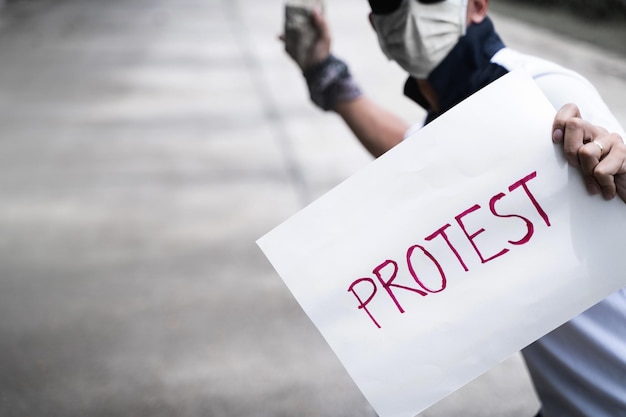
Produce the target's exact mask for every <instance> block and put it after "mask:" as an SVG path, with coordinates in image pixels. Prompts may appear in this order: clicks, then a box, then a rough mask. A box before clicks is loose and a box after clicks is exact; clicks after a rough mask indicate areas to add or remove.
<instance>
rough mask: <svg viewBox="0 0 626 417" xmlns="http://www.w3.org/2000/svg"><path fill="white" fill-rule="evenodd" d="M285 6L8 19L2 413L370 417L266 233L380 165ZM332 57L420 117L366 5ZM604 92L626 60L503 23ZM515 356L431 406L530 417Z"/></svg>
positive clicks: (0, 218) (100, 7) (1, 76)
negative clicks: (291, 25)
mask: <svg viewBox="0 0 626 417" xmlns="http://www.w3.org/2000/svg"><path fill="white" fill-rule="evenodd" d="M281 5H282V2H281V1H279V0H266V1H262V2H261V1H253V0H177V1H171V0H125V1H122V0H108V1H106V2H104V1H96V0H82V1H79V0H55V1H49V0H22V1H21V2H18V3H17V4H15V5H14V6H11V7H9V8H8V9H7V10H6V15H5V17H4V22H3V24H2V27H1V28H0V196H1V198H0V415H1V416H3V417H23V416H31V417H33V416H34V417H54V416H59V417H74V416H76V417H79V416H80V417H84V416H90V417H104V416H150V417H157V416H168V417H171V416H177V417H187V416H189V417H191V416H215V417H222V416H224V417H235V416H267V417H269V416H273V417H279V416H300V417H305V416H335V417H337V416H373V415H374V412H373V410H372V409H371V407H370V406H369V405H368V403H367V401H366V400H365V399H364V397H363V396H362V395H361V393H360V392H359V391H358V389H357V388H356V386H355V385H354V383H353V382H352V381H351V379H350V378H349V377H348V375H347V374H346V372H345V371H344V369H343V368H342V366H341V364H340V363H339V362H338V360H337V359H336V357H335V356H334V354H333V353H332V351H331V350H330V349H329V347H328V346H327V345H326V343H325V342H324V340H323V339H322V337H321V336H320V334H319V333H318V332H317V330H316V329H315V328H314V326H313V325H312V324H311V323H310V321H309V320H308V318H307V317H306V316H305V315H304V314H303V312H302V311H301V310H300V308H299V306H298V305H297V303H296V302H295V301H294V299H293V298H292V296H291V295H290V293H289V292H288V290H287V288H286V287H285V285H284V284H283V283H282V281H281V280H280V278H279V277H278V276H277V274H276V273H275V272H274V270H273V269H272V268H271V266H270V265H269V263H268V262H267V261H266V260H265V258H264V257H263V255H262V254H261V252H260V251H259V250H258V248H257V247H256V245H255V243H254V242H255V240H256V239H257V238H259V237H260V236H261V235H263V234H264V233H265V232H267V231H269V230H270V229H271V228H273V227H274V226H276V225H277V224H278V223H280V222H281V221H283V220H285V219H286V218H287V217H289V216H290V215H291V214H293V213H295V212H297V211H298V210H299V209H301V208H302V207H303V206H304V205H306V204H307V203H309V202H311V201H313V200H314V199H315V198H317V197H318V196H320V195H322V194H323V193H324V192H326V191H327V190H329V189H330V188H331V187H333V186H334V185H336V184H338V183H339V182H341V181H342V180H344V179H345V178H347V177H348V176H350V175H351V174H352V173H354V172H355V171H356V170H358V169H359V168H361V167H363V166H364V165H365V164H367V163H368V162H369V161H370V158H369V156H368V155H367V154H366V153H365V151H364V150H363V149H361V147H360V146H359V145H358V144H357V143H356V141H355V140H354V139H353V138H352V137H351V135H350V134H349V132H348V130H347V128H346V127H345V126H344V125H343V124H342V123H341V122H340V121H339V120H338V119H337V118H336V117H335V116H334V115H332V114H327V113H323V112H320V111H318V110H316V109H315V108H314V107H313V106H312V105H311V104H310V103H309V102H308V100H307V93H306V89H305V86H304V83H303V80H302V78H301V76H300V74H299V73H298V71H297V70H296V68H295V66H294V64H292V63H291V62H290V61H289V60H288V59H287V58H286V56H285V54H284V53H283V51H282V46H281V44H280V43H279V42H278V41H277V39H276V35H277V34H278V33H279V32H280V27H281V24H282V12H281ZM328 13H329V19H330V21H331V25H332V28H333V34H334V36H335V42H334V49H335V51H336V53H337V54H338V55H340V56H342V57H344V58H346V59H347V60H348V61H349V62H350V63H351V65H352V69H353V72H354V74H355V76H356V78H357V79H358V80H359V81H360V82H361V83H362V85H363V86H364V88H365V90H366V91H367V93H368V94H369V95H371V96H372V97H374V98H375V99H376V100H378V101H380V102H381V103H383V104H384V105H386V106H388V107H390V108H395V109H397V111H398V113H399V114H400V115H402V117H404V118H406V119H407V120H420V119H421V117H422V115H423V114H422V112H421V110H419V109H417V108H416V107H415V106H414V105H412V104H411V103H410V102H409V101H408V100H406V99H405V98H403V97H402V95H401V94H400V91H401V87H402V84H403V80H404V77H403V75H402V73H401V72H400V71H399V70H398V69H397V68H396V67H395V66H394V65H393V64H391V63H389V62H387V61H386V60H385V59H384V58H383V56H382V54H381V53H380V52H379V50H378V48H377V45H376V40H375V38H374V35H373V33H372V31H371V29H370V28H369V23H368V22H367V19H366V16H367V8H366V2H364V1H362V0H342V1H341V2H338V1H337V2H332V3H329V8H328ZM494 19H495V21H496V25H497V27H498V29H499V31H500V32H501V34H502V35H503V37H504V38H505V39H507V40H508V43H509V44H510V45H511V46H515V47H517V48H519V49H522V50H525V51H527V52H532V53H537V54H539V55H543V56H547V57H551V58H552V59H554V60H556V61H558V62H562V63H564V64H567V65H570V66H572V67H574V68H575V69H578V70H579V71H581V72H582V73H584V74H585V75H587V76H589V78H590V79H591V80H592V81H593V82H595V83H596V85H597V86H598V88H599V90H600V91H601V92H602V93H603V94H604V95H605V97H606V100H607V102H608V103H609V105H610V106H611V107H612V108H613V110H614V111H615V113H616V114H617V115H618V117H619V118H620V120H621V121H622V122H623V123H625V122H626V100H625V99H624V95H623V92H624V91H625V88H626V63H625V61H624V58H623V57H619V56H616V55H612V54H611V53H609V52H607V51H602V50H598V49H597V48H591V47H589V45H587V44H584V43H581V42H570V41H568V39H566V38H561V37H558V36H555V35H553V34H551V33H550V32H548V31H545V30H543V29H540V28H535V27H532V26H528V25H527V24H523V23H519V22H516V21H515V20H512V19H510V18H508V17H506V16H504V15H498V14H497V13H494ZM536 409H537V402H536V399H535V397H534V394H533V392H532V388H531V386H530V384H529V381H528V377H527V374H526V371H525V369H524V367H523V364H522V362H521V361H520V359H519V357H518V356H514V357H512V358H511V359H509V360H508V361H506V362H504V363H503V364H502V365H501V366H498V367H496V368H495V369H493V370H492V371H490V372H488V373H487V374H485V375H484V376H482V377H480V378H478V379H477V380H476V381H474V382H472V383H471V384H469V385H468V386H466V387H465V388H463V389H461V390H460V391H458V392H457V393H455V394H453V395H452V396H450V397H448V398H447V399H445V400H444V401H442V402H441V403H439V404H437V405H435V406H434V407H432V408H430V409H429V410H427V411H425V412H424V413H423V416H424V417H426V416H428V417H443V416H458V415H464V416H468V417H470V416H482V417H488V416H499V417H502V416H505V417H507V416H509V417H525V416H531V415H533V413H534V412H535V411H536Z"/></svg>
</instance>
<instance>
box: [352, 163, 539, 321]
mask: <svg viewBox="0 0 626 417" xmlns="http://www.w3.org/2000/svg"><path fill="white" fill-rule="evenodd" d="M536 177H537V172H536V171H535V172H532V173H530V174H528V175H526V176H525V177H523V178H521V179H520V180H518V181H515V182H514V183H513V184H511V185H510V186H509V187H508V191H509V193H510V194H512V193H513V192H515V193H523V195H525V197H527V199H528V200H529V201H530V203H531V204H532V207H534V209H535V210H536V211H537V213H538V214H539V216H540V217H541V219H542V220H543V222H544V223H545V224H546V226H548V227H549V226H550V219H549V217H548V214H547V213H546V212H545V211H544V209H543V208H542V207H541V205H540V204H539V202H538V201H537V199H536V198H535V196H534V195H533V193H532V192H531V191H530V189H529V187H528V183H529V182H530V181H531V180H533V179H534V178H536ZM506 196H507V194H506V193H503V192H500V193H497V194H495V195H494V196H493V197H491V198H490V199H489V202H488V210H489V212H490V214H491V215H492V216H495V217H496V218H501V219H517V221H520V220H521V221H522V222H523V223H524V225H525V226H526V229H525V230H526V233H525V234H524V235H523V236H521V237H516V238H515V239H514V240H513V239H509V240H508V243H509V244H510V245H512V246H521V245H524V244H526V243H528V242H529V241H530V240H531V238H532V237H533V235H534V233H535V224H533V222H532V221H531V220H530V219H528V218H527V217H525V216H522V215H521V214H514V213H501V212H500V211H498V209H497V205H498V203H499V202H500V201H504V200H503V199H505V198H506ZM483 210H487V207H482V206H481V205H479V204H474V205H472V206H471V207H469V208H468V209H466V210H464V211H462V212H461V213H459V214H458V215H456V216H454V222H453V223H455V227H458V228H459V229H460V231H461V232H462V233H461V236H463V237H464V238H465V239H466V240H467V241H468V242H469V244H470V245H471V247H472V248H473V251H474V252H475V254H476V256H477V257H478V259H479V260H480V263H481V264H485V263H487V262H490V261H492V260H494V259H496V258H499V257H500V256H503V255H505V254H507V253H508V252H509V251H510V247H503V248H501V249H500V250H498V251H496V252H495V253H485V251H484V250H483V249H481V247H479V244H478V240H477V237H478V236H479V235H480V234H482V233H484V232H485V231H486V230H485V228H484V227H480V228H478V229H477V230H474V229H475V228H471V230H470V226H468V224H470V223H471V222H469V221H468V220H469V219H471V217H472V214H473V213H479V212H480V211H483ZM452 227H453V226H452V224H450V223H446V224H445V225H443V226H441V227H440V228H438V229H437V230H435V231H434V232H433V233H431V234H430V235H428V236H426V237H425V238H424V240H425V241H426V242H434V241H435V240H436V239H443V242H445V246H446V247H447V248H449V249H450V251H451V253H452V254H453V256H454V258H455V259H456V260H458V262H459V264H460V266H461V267H462V268H463V270H464V271H465V272H467V271H469V267H468V262H467V260H466V259H465V258H463V256H461V253H460V251H459V249H458V247H459V244H460V242H456V241H454V240H453V239H452V238H451V237H450V235H451V233H449V231H450V230H452V229H450V228H452ZM425 245H426V243H424V245H421V244H414V245H412V246H410V247H409V248H408V249H407V250H406V254H405V259H404V263H405V265H406V268H407V270H408V273H409V274H410V276H411V277H412V279H413V280H414V281H415V284H416V286H408V285H403V284H400V283H394V281H395V280H396V278H397V277H398V273H399V272H400V265H399V264H398V261H396V260H393V259H387V260H385V261H384V262H382V263H380V264H378V265H377V266H376V267H375V268H374V269H373V270H372V273H373V275H374V277H375V278H374V277H362V278H358V279H356V280H354V281H353V282H352V284H350V286H349V288H348V292H350V293H352V294H353V295H354V297H355V298H356V299H357V301H358V309H359V310H363V311H365V313H367V315H368V316H369V318H370V319H371V321H372V322H373V323H374V324H375V325H376V326H377V327H378V328H381V325H380V324H379V323H378V321H377V320H376V319H375V318H374V315H373V313H372V311H370V310H371V309H370V308H368V305H369V304H370V303H371V302H372V300H374V297H375V296H376V294H377V293H378V289H379V286H380V288H382V289H384V290H385V292H386V294H387V296H388V297H389V298H390V299H391V301H392V302H393V305H394V306H395V308H397V310H398V311H399V312H400V313H404V312H405V309H404V308H403V306H402V304H401V303H400V301H399V299H398V297H397V292H398V291H409V292H411V293H414V294H417V295H418V296H422V297H425V296H427V295H429V294H436V293H440V292H442V291H444V290H445V289H446V287H447V283H448V279H447V277H446V273H445V270H444V267H443V266H442V263H441V262H440V261H439V260H438V259H437V257H436V256H434V255H433V254H432V253H431V251H429V250H428V249H427V247H426V246H425ZM417 256H419V257H420V258H421V259H426V260H428V261H429V262H430V263H432V266H433V270H436V271H437V272H438V274H439V276H438V277H437V278H436V280H435V281H433V280H432V279H430V280H429V281H428V283H426V282H425V279H423V278H420V274H418V271H416V262H415V261H414V259H415V257H417ZM364 295H365V296H364Z"/></svg>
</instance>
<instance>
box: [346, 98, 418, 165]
mask: <svg viewBox="0 0 626 417" xmlns="http://www.w3.org/2000/svg"><path fill="white" fill-rule="evenodd" d="M334 110H335V112H336V113H337V114H339V115H340V116H341V117H342V118H343V120H344V121H345V122H346V124H347V125H348V127H350V129H351V130H352V132H353V133H354V134H355V136H356V137H357V138H358V139H359V141H360V142H361V144H362V145H363V146H364V147H365V148H366V149H367V150H368V151H369V152H370V153H371V154H372V155H373V156H374V157H379V156H380V155H382V154H383V153H385V152H387V151H388V150H389V149H391V148H393V147H394V146H395V145H397V144H398V143H400V142H401V141H402V139H403V138H404V134H405V133H406V131H407V129H408V127H409V126H408V125H407V123H406V122H404V121H403V120H401V119H400V118H399V117H398V116H396V115H395V114H393V113H391V112H389V111H388V110H386V109H384V108H382V107H381V106H380V105H378V104H376V103H375V102H373V101H372V100H370V99H369V98H367V97H365V96H360V97H358V98H356V99H354V100H349V101H338V102H336V103H335V107H334Z"/></svg>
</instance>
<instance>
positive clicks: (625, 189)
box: [552, 104, 626, 202]
mask: <svg viewBox="0 0 626 417" xmlns="http://www.w3.org/2000/svg"><path fill="white" fill-rule="evenodd" d="M553 132H554V133H553V135H552V139H553V140H554V142H555V143H562V144H563V149H564V151H565V156H566V157H567V161H568V162H569V163H570V164H571V165H572V166H575V167H579V168H580V169H581V170H582V173H583V176H584V180H585V184H586V186H587V190H588V191H589V192H590V193H591V194H599V193H602V195H603V196H604V198H606V199H607V200H610V199H612V198H613V197H615V195H616V194H617V195H619V196H620V198H621V199H622V200H623V201H624V202H626V144H624V142H623V140H622V138H621V136H619V135H618V134H617V133H609V132H607V131H606V129H604V128H602V127H600V126H595V125H592V124H591V123H589V122H586V121H584V120H582V119H581V114H580V111H579V110H578V107H576V105H575V104H569V105H566V106H564V107H563V108H561V109H560V110H559V111H558V113H557V115H556V117H555V118H554V125H553Z"/></svg>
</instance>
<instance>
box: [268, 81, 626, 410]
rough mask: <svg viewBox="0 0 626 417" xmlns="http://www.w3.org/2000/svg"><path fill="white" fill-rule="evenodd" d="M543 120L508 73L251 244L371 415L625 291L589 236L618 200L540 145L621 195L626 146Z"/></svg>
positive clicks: (411, 401)
mask: <svg viewBox="0 0 626 417" xmlns="http://www.w3.org/2000/svg"><path fill="white" fill-rule="evenodd" d="M554 114H555V110H554V108H553V107H552V106H551V105H550V103H549V102H548V101H547V100H546V99H545V97H544V96H543V94H542V93H541V91H540V90H539V89H538V88H537V87H536V85H535V84H534V82H533V81H532V79H530V78H528V77H527V76H525V75H522V74H520V73H511V74H509V75H506V76H504V77H503V78H501V79H500V80H498V81H495V82H494V83H492V84H491V85H489V86H488V87H486V88H485V89H483V90H481V91H479V92H478V93H477V94H475V95H474V96H472V97H470V98H469V99H467V100H466V101H465V102H462V103H461V104H459V105H458V106H456V107H454V108H453V109H451V110H450V111H448V112H447V113H445V114H444V115H442V116H441V117H440V118H438V119H437V120H435V121H434V122H432V123H430V124H429V125H427V126H426V127H424V128H423V129H421V130H420V131H418V132H417V133H416V134H415V135H414V136H412V137H410V138H408V139H407V140H406V141H404V142H403V143H401V144H400V145H398V146H396V147H395V148H394V149H392V150H391V151H389V152H387V153H386V154H384V155H383V156H382V157H380V158H379V159H377V160H376V161H374V162H372V163H371V164H370V165H368V166H367V167H366V168H365V169H363V170H362V171H360V172H358V173H357V174H356V175H354V176H353V177H351V178H349V179H348V180H346V181H345V182H344V183H342V184H340V185H339V186H337V187H336V188H335V189H333V190H331V191H330V192H329V193H327V194H326V195H325V196H323V197H322V198H320V199H319V200H317V201H316V202H314V203H313V204H311V205H310V206H308V207H307V208H305V209H304V210H302V211H301V212H300V213H298V214H296V215H295V216H293V217H292V218H291V219H289V220H288V221H286V222H285V223H283V224H282V225H280V226H278V227H277V228H276V229H274V230H273V231H271V232H270V233H268V234H267V235H266V236H264V237H263V238H261V239H259V242H258V243H259V246H260V247H261V248H262V249H263V251H264V252H265V254H266V255H267V257H268V258H269V259H270V261H271V262H272V264H273V265H274V267H275V268H276V270H277V271H278V273H279V274H280V275H281V277H282V278H283V280H284V281H285V283H286V284H287V286H288V287H289V289H290V290H291V292H292V293H293V294H294V296H295V297H296V299H297V300H298V302H299V303H300V305H301V306H302V307H303V309H304V310H305V312H306V313H307V314H308V315H309V317H310V318H311V319H312V321H313V322H314V323H315V324H316V326H317V327H318V329H319V330H320V332H321V333H322V335H323V336H324V337H325V338H326V340H327V342H328V343H329V345H330V346H331V347H332V348H333V350H334V351H335V353H336V354H337V356H338V357H339V359H340V360H341V361H342V363H343V365H344V366H345V368H346V369H347V371H348V372H349V373H350V375H351V376H352V378H353V379H354V381H355V382H356V383H357V385H358V386H359V387H360V389H361V390H362V391H363V393H364V394H365V396H366V398H367V399H368V400H369V401H370V403H371V404H372V406H373V407H374V408H375V409H376V411H377V412H378V414H379V415H381V416H383V417H391V416H406V417H409V416H414V415H415V414H417V413H419V412H420V411H422V410H423V409H425V408H427V407H428V406H430V405H432V404H433V403H435V402H436V401H438V400H439V399H441V398H443V397H444V396H446V395H447V394H449V393H451V392H453V391H454V390H456V389H458V388H459V387H461V386H462V385H464V384H465V383H467V382H469V381H471V380H472V379H474V378H475V377H477V376H479V375H480V374H482V373H483V372H485V371H487V370H488V369H489V368H491V367H493V366H494V365H496V364H498V363H499V362H501V361H503V360H504V359H506V358H507V357H509V356H510V355H512V354H513V353H515V352H517V351H519V350H520V349H522V348H524V347H525V346H527V345H528V344H530V343H532V342H533V341H535V340H536V339H538V338H540V337H542V336H543V335H544V334H546V333H548V332H549V331H551V330H553V329H554V328H556V327H558V326H560V325H561V324H562V323H564V322H566V321H567V320H569V319H571V318H572V317H574V316H575V315H577V314H579V313H580V312H582V311H584V310H586V309H587V308H589V307H591V306H592V305H594V304H595V303H596V302H598V301H599V300H601V299H602V298H604V297H606V296H607V295H609V294H611V293H612V292H614V291H616V290H618V289H620V288H621V287H623V286H624V285H625V284H626V282H625V281H624V277H623V273H622V269H623V268H620V267H618V266H616V265H612V264H611V263H610V262H605V261H606V259H620V256H623V253H624V243H623V242H622V240H621V239H622V238H621V235H620V234H616V233H614V231H613V230H612V229H610V228H599V227H598V218H601V219H602V221H604V222H610V224H613V225H616V226H617V227H624V225H626V210H624V206H623V204H622V203H621V202H620V201H618V200H614V201H612V202H609V203H607V202H604V201H602V200H601V199H597V198H589V196H588V195H587V192H586V190H585V189H584V186H583V184H582V182H581V181H580V179H579V178H578V172H577V171H575V170H571V169H568V166H567V161H566V159H565V156H564V152H563V150H562V149H560V146H555V145H554V144H552V143H550V136H551V135H553V138H554V140H555V142H558V143H564V148H565V150H566V153H567V155H568V160H569V161H570V162H571V163H572V164H580V165H581V166H582V170H583V172H585V174H586V175H587V176H589V177H593V178H594V180H595V181H598V183H599V184H601V185H602V186H603V187H604V188H603V189H606V190H607V191H606V192H605V194H604V195H605V196H607V197H610V196H611V195H615V192H613V193H612V194H611V191H610V182H611V181H613V180H614V182H615V184H616V190H617V191H616V192H617V193H618V194H619V195H620V197H622V199H624V197H625V196H626V194H625V193H624V192H623V191H624V176H625V174H626V169H625V163H624V161H625V160H626V151H625V149H624V146H623V144H621V141H618V138H619V137H617V136H616V135H615V136H613V135H609V134H607V133H606V132H603V131H600V130H599V129H597V128H595V127H593V126H591V125H586V124H585V123H584V122H582V121H580V120H579V119H578V118H577V117H576V114H575V112H574V113H572V108H571V107H568V108H565V109H563V110H561V111H560V112H559V113H558V116H557V118H556V121H555V119H554ZM486 115H489V117H487V116H486ZM581 131H582V132H584V133H582V134H581V133H580V132H581ZM559 132H561V133H559ZM593 140H596V141H597V142H598V143H599V144H600V145H598V144H595V145H594V144H593ZM601 147H602V148H603V154H602V155H599V154H598V151H600V148H601ZM594 148H595V149H594ZM594 151H595V153H594ZM444 155H445V158H444V157H443V156H444ZM511 155H514V156H513V157H512V156H511ZM589 159H591V160H589ZM598 161H599V162H600V163H598ZM589 183H590V182H588V184H589Z"/></svg>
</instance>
